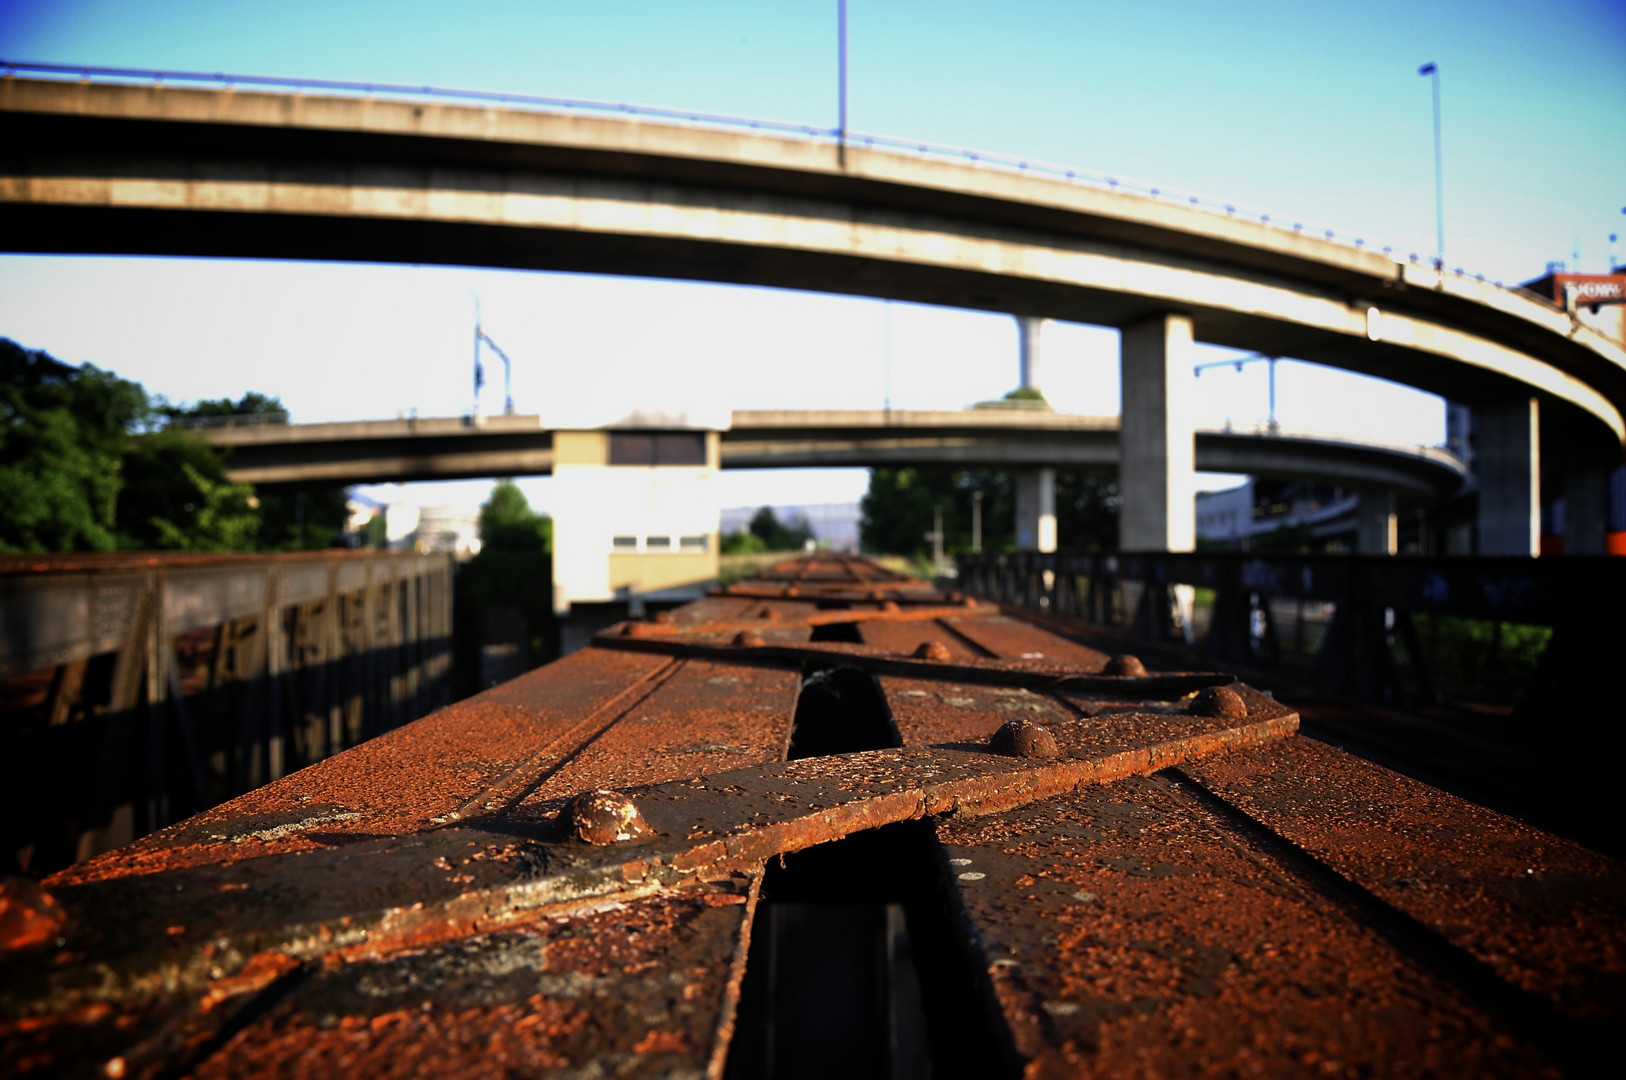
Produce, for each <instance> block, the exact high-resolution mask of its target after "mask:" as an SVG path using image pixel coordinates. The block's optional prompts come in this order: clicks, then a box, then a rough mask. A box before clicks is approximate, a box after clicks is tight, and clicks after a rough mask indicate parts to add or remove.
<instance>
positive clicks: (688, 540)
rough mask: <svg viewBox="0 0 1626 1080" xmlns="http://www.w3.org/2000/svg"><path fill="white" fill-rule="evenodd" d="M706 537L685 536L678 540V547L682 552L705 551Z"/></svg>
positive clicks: (703, 534)
mask: <svg viewBox="0 0 1626 1080" xmlns="http://www.w3.org/2000/svg"><path fill="white" fill-rule="evenodd" d="M707 539H708V537H707V536H706V534H705V533H701V534H700V535H699V536H685V537H682V538H680V539H679V540H678V547H680V548H681V549H682V550H684V551H702V552H703V551H705V550H706V541H707Z"/></svg>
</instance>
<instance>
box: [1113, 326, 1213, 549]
mask: <svg viewBox="0 0 1626 1080" xmlns="http://www.w3.org/2000/svg"><path fill="white" fill-rule="evenodd" d="M1119 363H1120V367H1121V369H1122V378H1123V419H1122V422H1121V426H1120V427H1119V430H1118V442H1119V448H1120V449H1119V458H1120V461H1119V466H1118V478H1119V479H1118V489H1119V492H1120V493H1121V494H1122V495H1123V509H1122V511H1121V512H1120V514H1119V517H1118V546H1119V547H1120V548H1121V549H1123V550H1124V551H1190V550H1192V549H1193V548H1194V547H1195V546H1196V541H1197V515H1196V508H1195V502H1194V500H1195V498H1196V491H1197V470H1196V442H1197V440H1196V431H1195V427H1194V425H1193V423H1192V409H1191V405H1192V401H1191V398H1192V395H1193V393H1194V383H1195V381H1196V380H1195V377H1194V376H1193V375H1192V337H1191V319H1190V318H1188V317H1187V316H1184V315H1162V316H1158V317H1156V318H1152V319H1147V320H1145V321H1143V322H1139V323H1136V324H1134V325H1133V326H1129V327H1126V328H1125V329H1124V331H1123V336H1122V346H1121V351H1120V360H1119Z"/></svg>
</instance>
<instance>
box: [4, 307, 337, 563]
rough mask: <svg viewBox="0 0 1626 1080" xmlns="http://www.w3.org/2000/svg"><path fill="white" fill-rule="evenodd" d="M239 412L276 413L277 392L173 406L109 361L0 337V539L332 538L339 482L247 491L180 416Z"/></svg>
mask: <svg viewBox="0 0 1626 1080" xmlns="http://www.w3.org/2000/svg"><path fill="white" fill-rule="evenodd" d="M242 414H254V415H281V416H283V417H284V418H285V417H286V413H285V410H284V409H283V406H282V402H280V401H278V400H277V399H276V398H274V397H267V396H266V395H264V394H259V393H255V392H253V391H250V392H249V393H246V394H244V395H243V397H242V398H241V399H239V400H238V401H235V402H234V401H231V400H230V399H226V398H222V399H220V400H217V401H200V402H198V403H197V404H195V405H187V406H179V405H172V404H170V403H169V402H166V401H164V400H163V399H162V398H149V397H148V396H147V392H146V391H145V390H144V389H143V388H142V387H141V385H140V384H139V383H134V382H130V381H129V380H127V379H121V378H119V377H118V376H117V375H114V374H113V373H112V372H108V371H101V370H99V369H97V368H96V367H95V366H93V365H91V364H86V365H84V366H82V367H72V366H70V365H68V364H63V363H60V362H59V361H57V360H54V359H52V358H51V357H50V356H48V355H47V354H46V353H44V352H41V351H38V350H30V349H25V348H23V347H22V346H21V345H18V344H17V343H16V342H14V341H11V340H8V339H4V338H0V506H4V507H5V513H4V514H3V515H0V550H14V551H109V550H112V549H114V548H124V549H136V550H144V549H153V550H183V551H254V550H263V549H275V550H287V549H293V548H319V547H327V546H329V545H330V544H332V543H333V541H334V540H335V538H336V537H337V536H338V535H339V533H340V532H342V531H343V529H344V526H345V522H346V517H347V513H346V506H345V494H344V489H343V488H342V487H338V486H334V485H327V486H325V487H320V488H310V489H304V490H300V491H293V492H278V493H275V494H266V495H262V496H256V494H255V492H254V490H253V489H252V488H250V487H249V486H248V485H246V484H236V483H232V482H231V481H230V480H229V479H228V478H227V476H226V468H225V464H224V461H223V459H222V457H221V453H220V451H219V450H217V449H216V448H214V447H213V446H211V445H209V444H208V443H207V442H205V441H204V440H203V439H201V438H200V437H199V436H197V435H196V434H194V433H192V432H191V431H189V430H187V428H186V426H185V424H184V421H186V420H190V419H195V418H198V417H216V416H225V415H242ZM166 421H167V424H165V425H164V426H160V425H161V423H163V422H166Z"/></svg>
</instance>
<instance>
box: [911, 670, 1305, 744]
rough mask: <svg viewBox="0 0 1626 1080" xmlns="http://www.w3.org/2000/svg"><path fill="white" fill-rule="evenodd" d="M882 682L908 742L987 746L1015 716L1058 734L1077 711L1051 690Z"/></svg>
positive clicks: (919, 681) (925, 681)
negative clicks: (1002, 725)
mask: <svg viewBox="0 0 1626 1080" xmlns="http://www.w3.org/2000/svg"><path fill="white" fill-rule="evenodd" d="M880 683H881V691H882V693H884V694H885V695H886V703H887V708H888V709H889V710H890V712H891V714H892V723H893V726H894V727H895V728H896V729H897V732H898V737H899V738H900V739H901V740H902V742H903V745H905V746H978V747H980V746H986V745H987V742H988V738H989V737H990V736H991V735H992V734H993V733H994V731H995V730H996V729H997V728H998V727H999V726H1000V725H1001V724H1003V723H1005V722H1006V721H1007V720H1014V719H1017V718H1021V719H1027V720H1032V721H1034V722H1035V723H1037V724H1040V725H1043V726H1045V727H1048V728H1051V729H1052V730H1053V731H1054V732H1055V733H1056V734H1057V735H1058V737H1059V736H1060V735H1061V733H1062V731H1064V730H1065V729H1066V727H1067V725H1070V724H1072V723H1073V721H1074V720H1075V719H1076V716H1077V714H1076V713H1075V712H1074V711H1073V710H1070V709H1068V708H1066V707H1064V706H1063V705H1061V704H1060V703H1059V702H1058V701H1056V699H1055V698H1053V697H1051V696H1050V695H1048V694H1043V693H1038V692H1035V691H1033V690H1029V689H1026V688H1025V687H1021V686H986V685H982V684H978V683H959V682H947V681H943V680H938V679H909V678H896V677H891V676H883V677H882V678H881V680H880ZM1282 711H1283V712H1286V711H1287V710H1285V709H1284V710H1282Z"/></svg>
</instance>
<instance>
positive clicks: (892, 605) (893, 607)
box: [881, 600, 898, 611]
mask: <svg viewBox="0 0 1626 1080" xmlns="http://www.w3.org/2000/svg"><path fill="white" fill-rule="evenodd" d="M881 610H882V611H897V610H898V602H897V601H896V600H888V601H887V602H886V603H884V604H882V605H881Z"/></svg>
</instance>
